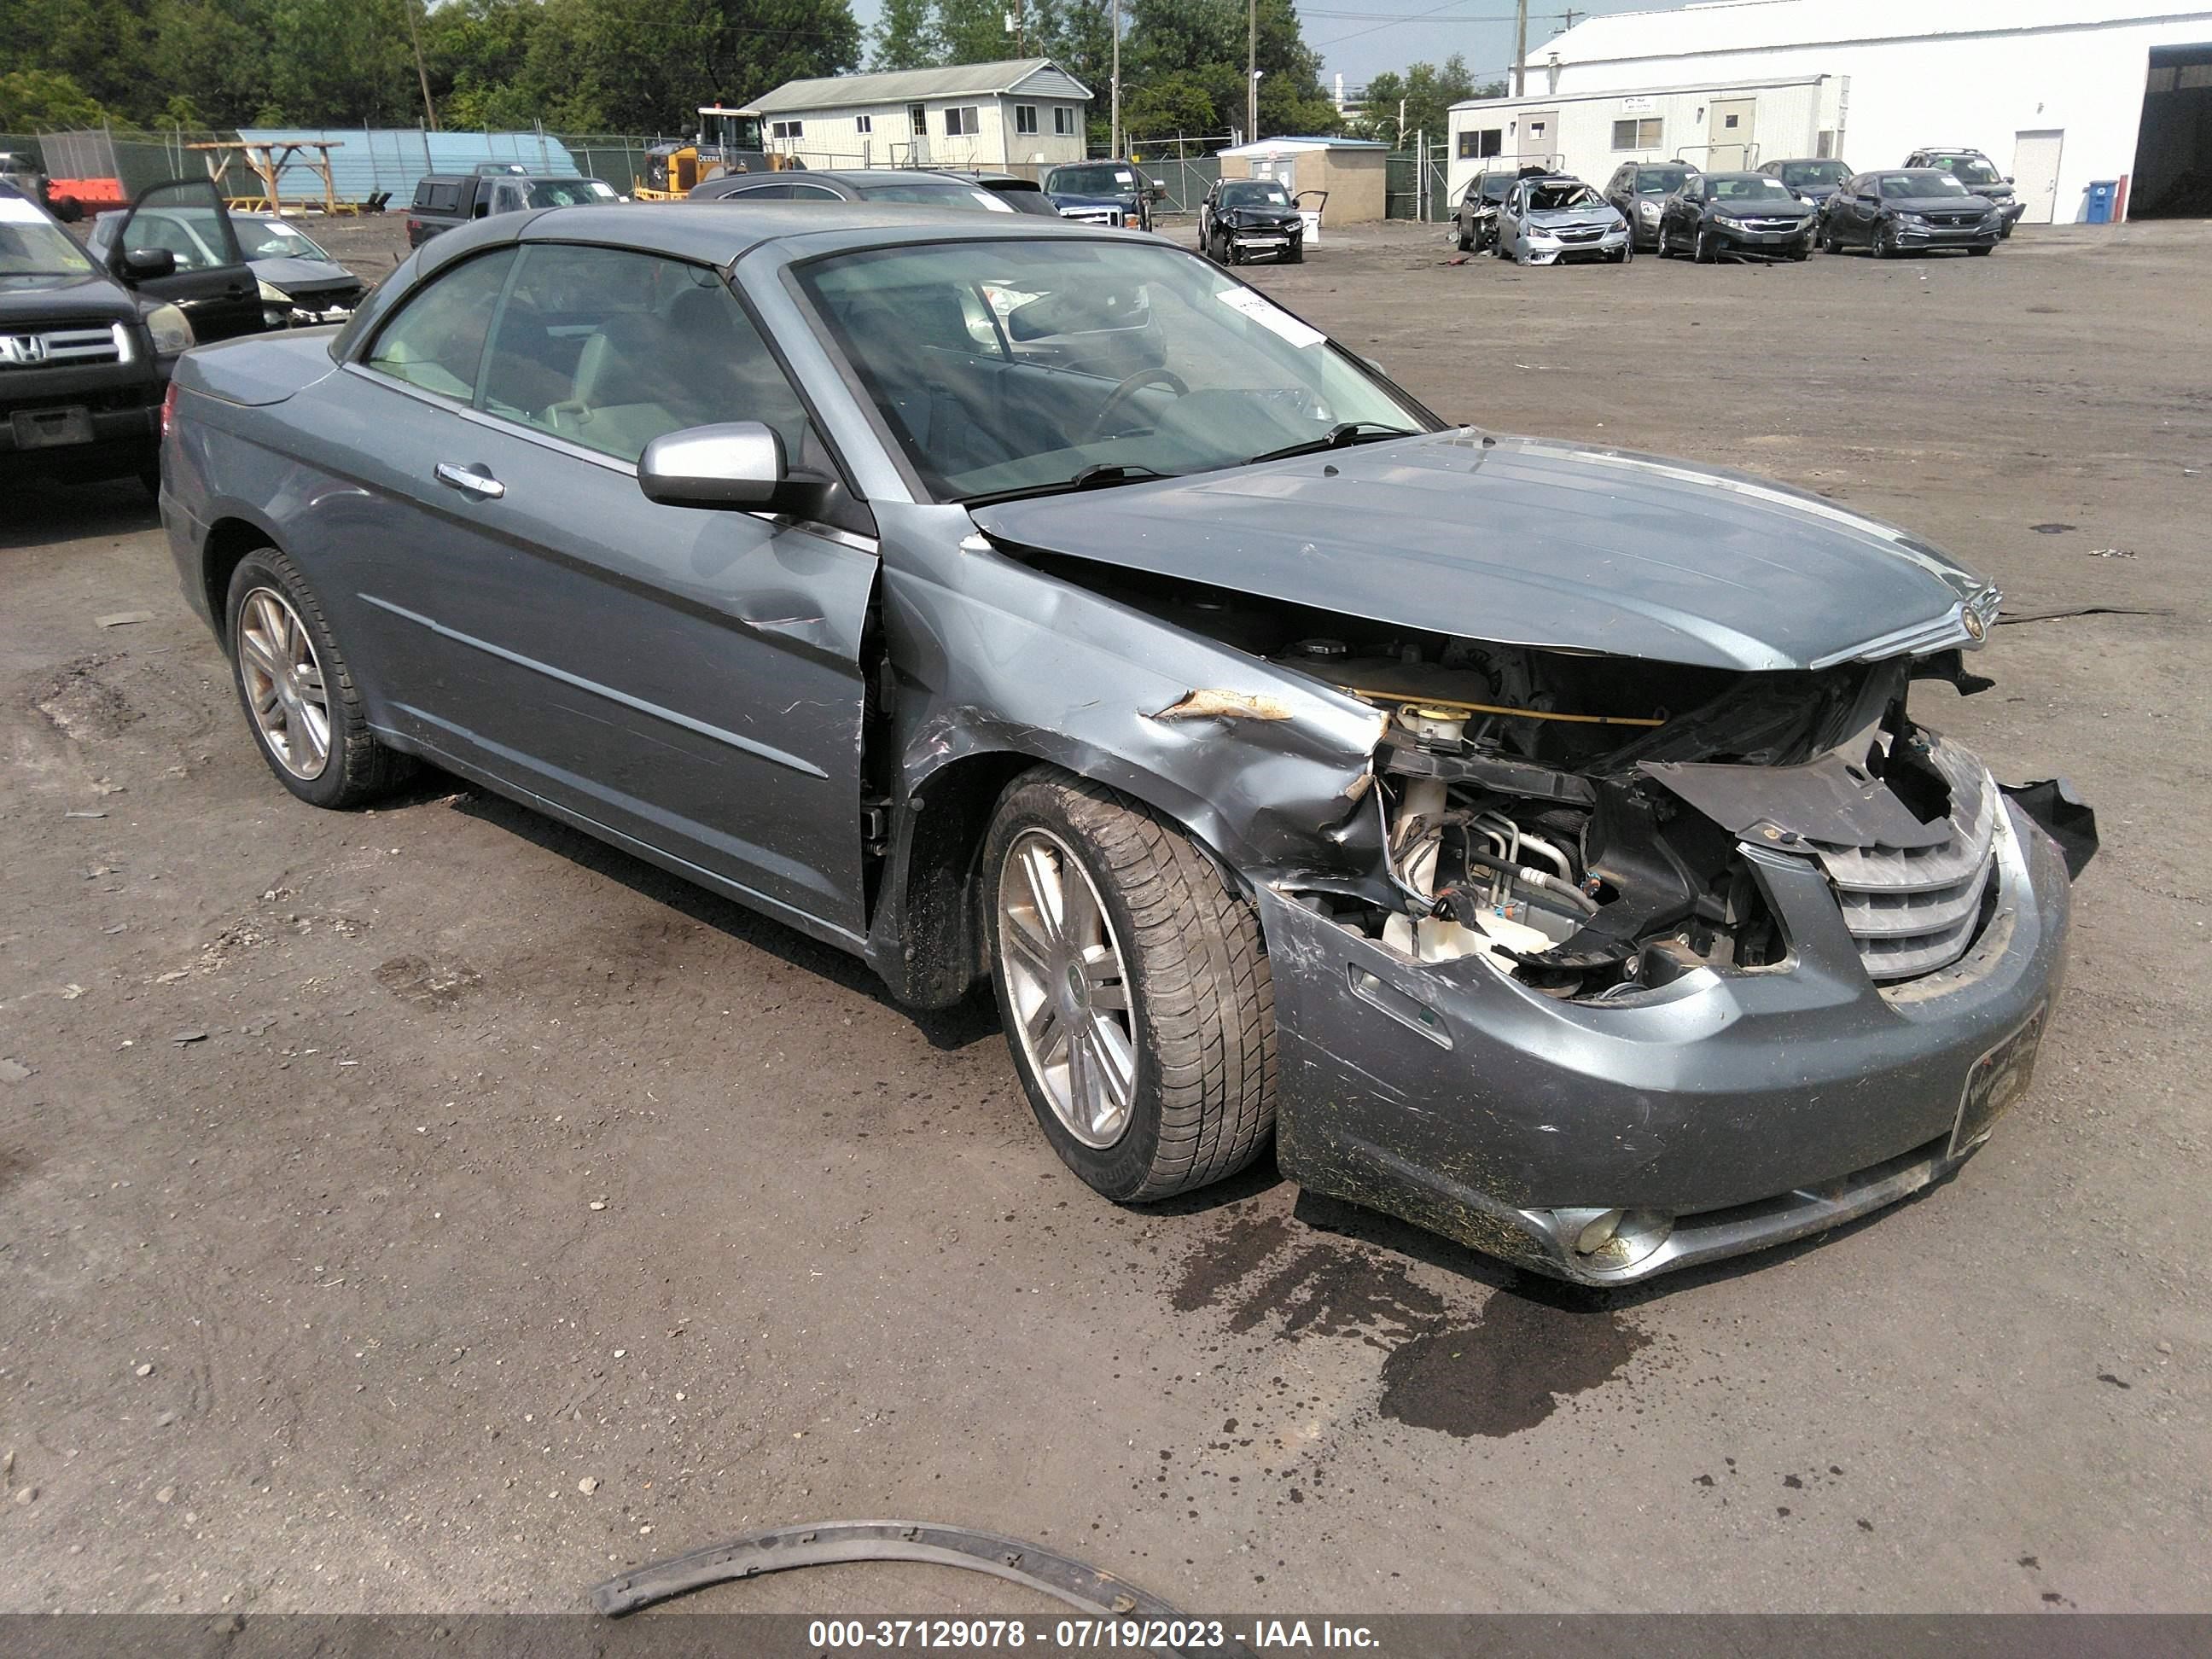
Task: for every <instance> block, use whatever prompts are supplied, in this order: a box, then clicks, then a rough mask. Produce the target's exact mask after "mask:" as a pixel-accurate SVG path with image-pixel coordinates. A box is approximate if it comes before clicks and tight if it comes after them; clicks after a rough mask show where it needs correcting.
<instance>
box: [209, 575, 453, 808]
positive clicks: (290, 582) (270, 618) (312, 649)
mask: <svg viewBox="0 0 2212 1659" xmlns="http://www.w3.org/2000/svg"><path fill="white" fill-rule="evenodd" d="M271 624H273V626H272V625H271ZM222 637H223V643H224V645H225V646H226V647H228V649H229V652H230V661H231V676H230V678H231V684H232V685H233V686H234V688H235V689H236V690H237V692H238V701H239V706H240V708H243V709H244V710H245V711H246V725H247V726H249V727H250V728H251V729H252V732H253V740H254V742H255V744H258V746H259V748H260V750H261V757H262V759H264V761H266V762H268V763H269V769H270V771H272V772H274V773H275V774H276V781H278V782H279V783H281V784H283V786H284V787H286V788H287V789H289V790H290V791H291V792H292V793H294V794H295V795H297V796H298V797H299V798H300V799H301V800H303V801H306V802H307V804H308V805H311V806H323V807H329V808H331V809H334V810H343V809H344V808H348V807H354V806H365V805H368V803H369V802H371V801H374V800H375V799H377V798H378V797H379V796H380V795H383V794H385V793H387V792H388V791H389V790H390V789H391V788H392V786H393V785H394V784H396V783H398V781H400V780H401V779H402V778H404V777H405V776H406V775H408V774H409V773H410V772H411V771H412V770H413V769H414V765H415V763H414V762H413V761H412V760H411V759H410V758H409V757H406V756H404V755H402V754H400V753H398V751H397V750H392V749H387V748H386V747H385V745H384V744H381V743H380V742H379V741H378V740H377V738H376V737H375V735H374V733H373V732H370V731H369V729H368V715H367V714H366V713H365V712H364V710H363V708H362V697H361V688H360V687H359V685H358V684H356V682H355V680H354V677H353V671H352V669H351V668H350V667H349V666H348V665H347V662H346V659H345V654H344V653H343V652H342V651H340V650H339V649H338V642H337V637H336V636H335V635H332V633H331V625H330V623H329V620H328V619H327V618H326V617H325V616H324V614H323V605H322V601H321V600H320V599H318V598H316V596H315V590H314V589H313V588H312V587H310V586H308V585H307V578H306V577H304V576H302V575H301V574H300V570H299V567H298V566H296V565H295V564H294V563H293V562H292V561H291V560H290V559H289V558H288V557H286V556H284V555H283V553H280V552H278V551H277V550H276V549H275V548H273V547H264V548H261V549H259V550H256V551H254V552H252V553H249V554H247V555H246V557H245V558H243V559H242V560H240V562H239V566H238V568H237V569H236V570H235V571H234V572H233V573H232V574H231V578H230V593H229V597H228V600H227V601H226V603H225V605H224V606H223V634H222ZM279 680H282V681H283V684H282V685H281V686H280V685H279V684H277V682H278V681H279ZM318 749H319V750H321V751H322V752H321V754H320V756H319V763H318V757H317V755H316V753H315V751H316V750H318Z"/></svg>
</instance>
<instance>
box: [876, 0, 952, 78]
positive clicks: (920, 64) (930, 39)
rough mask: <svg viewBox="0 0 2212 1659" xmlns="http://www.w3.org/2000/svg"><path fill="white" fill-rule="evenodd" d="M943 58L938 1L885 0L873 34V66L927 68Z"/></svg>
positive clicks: (878, 68) (906, 68)
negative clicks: (938, 21) (938, 29)
mask: <svg viewBox="0 0 2212 1659" xmlns="http://www.w3.org/2000/svg"><path fill="white" fill-rule="evenodd" d="M944 57H945V42H944V40H943V39H942V38H941V37H940V36H939V33H938V32H937V6H936V0H884V9H883V13H882V15H880V16H878V18H877V19H876V27H875V28H874V30H873V32H872V34H871V36H870V42H869V56H868V67H869V68H870V69H872V70H915V69H928V68H930V67H932V66H933V65H935V64H939V63H941V62H942V61H943V60H944Z"/></svg>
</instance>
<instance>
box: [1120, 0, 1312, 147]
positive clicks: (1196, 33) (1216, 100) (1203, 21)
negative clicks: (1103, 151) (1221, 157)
mask: <svg viewBox="0 0 2212 1659" xmlns="http://www.w3.org/2000/svg"><path fill="white" fill-rule="evenodd" d="M1129 17H1130V24H1129V33H1128V38H1127V40H1125V41H1124V42H1123V43H1122V47H1121V71H1122V76H1121V78H1122V86H1123V96H1122V102H1123V105H1124V106H1125V107H1126V106H1132V105H1133V104H1135V103H1137V102H1138V101H1139V99H1140V98H1141V95H1142V94H1144V93H1145V91H1146V88H1151V87H1153V86H1155V85H1157V84H1161V83H1164V82H1167V81H1168V80H1169V79H1170V77H1174V76H1188V77H1190V78H1192V79H1194V80H1195V81H1196V82H1199V83H1200V84H1202V85H1203V86H1204V87H1205V88H1206V90H1207V92H1208V94H1209V95H1210V97H1211V99H1212V118H1211V119H1210V120H1209V121H1208V122H1207V123H1206V130H1210V131H1216V132H1218V131H1222V130H1223V129H1225V128H1227V127H1232V126H1233V127H1242V126H1243V125H1244V119H1245V110H1244V90H1245V88H1244V65H1245V27H1246V9H1245V5H1244V3H1243V0H1133V3H1132V4H1131V6H1130V8H1129ZM1258 25H1259V42H1258V46H1259V52H1258V58H1259V67H1260V70H1261V75H1262V78H1261V82H1260V125H1261V131H1268V132H1299V133H1320V132H1334V131H1336V129H1337V127H1338V125H1340V124H1339V122H1338V119H1337V114H1336V106H1335V104H1334V101H1333V100H1331V99H1330V98H1329V97H1328V94H1326V93H1324V92H1323V91H1322V86H1321V56H1320V54H1319V53H1317V52H1315V51H1314V50H1313V49H1312V48H1311V47H1310V46H1307V45H1306V43H1305V38H1304V35H1303V34H1302V33H1300V31H1299V28H1298V16H1297V11H1296V10H1295V9H1293V8H1292V6H1291V0H1259V8H1258ZM1178 95H1180V94H1178ZM1248 136H1256V135H1248Z"/></svg>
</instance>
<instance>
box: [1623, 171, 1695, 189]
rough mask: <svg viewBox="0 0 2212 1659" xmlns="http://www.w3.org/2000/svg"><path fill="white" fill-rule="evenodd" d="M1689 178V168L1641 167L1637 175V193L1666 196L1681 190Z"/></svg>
mask: <svg viewBox="0 0 2212 1659" xmlns="http://www.w3.org/2000/svg"><path fill="white" fill-rule="evenodd" d="M1689 178H1690V170H1689V169H1688V168H1687V167H1640V168H1638V170H1637V174H1636V193H1637V194H1638V196H1665V195H1668V194H1669V193H1670V192H1672V191H1678V190H1680V189H1681V188H1682V186H1683V185H1684V184H1685V183H1686V182H1687V181H1688V179H1689Z"/></svg>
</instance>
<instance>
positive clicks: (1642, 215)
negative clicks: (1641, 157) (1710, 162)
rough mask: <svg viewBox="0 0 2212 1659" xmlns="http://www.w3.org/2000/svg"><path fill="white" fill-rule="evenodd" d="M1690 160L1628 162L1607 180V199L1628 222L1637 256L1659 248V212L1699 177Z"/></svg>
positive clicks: (1615, 210) (1614, 209)
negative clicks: (1687, 182)
mask: <svg viewBox="0 0 2212 1659" xmlns="http://www.w3.org/2000/svg"><path fill="white" fill-rule="evenodd" d="M1697 173H1698V169H1697V168H1695V167H1692V166H1691V165H1690V164H1689V163H1688V162H1687V161H1628V162H1625V163H1623V164H1622V165H1621V166H1620V167H1618V168H1616V169H1615V170H1614V173H1613V177H1612V178H1611V179H1607V181H1606V186H1605V199H1606V200H1607V201H1608V202H1610V203H1612V204H1613V211H1614V212H1616V213H1618V214H1620V216H1621V217H1622V218H1624V219H1626V220H1627V221H1628V228H1629V233H1630V234H1631V235H1632V237H1633V239H1634V241H1635V246H1636V251H1637V252H1638V253H1649V252H1651V251H1652V250H1653V249H1655V248H1656V247H1657V246H1659V213H1660V210H1661V207H1662V204H1663V203H1664V202H1665V200H1666V198H1667V197H1669V196H1671V195H1673V194H1674V192H1675V191H1678V190H1680V189H1681V187H1682V185H1683V184H1684V182H1685V181H1686V180H1687V179H1693V178H1695V177H1696V176H1697Z"/></svg>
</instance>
